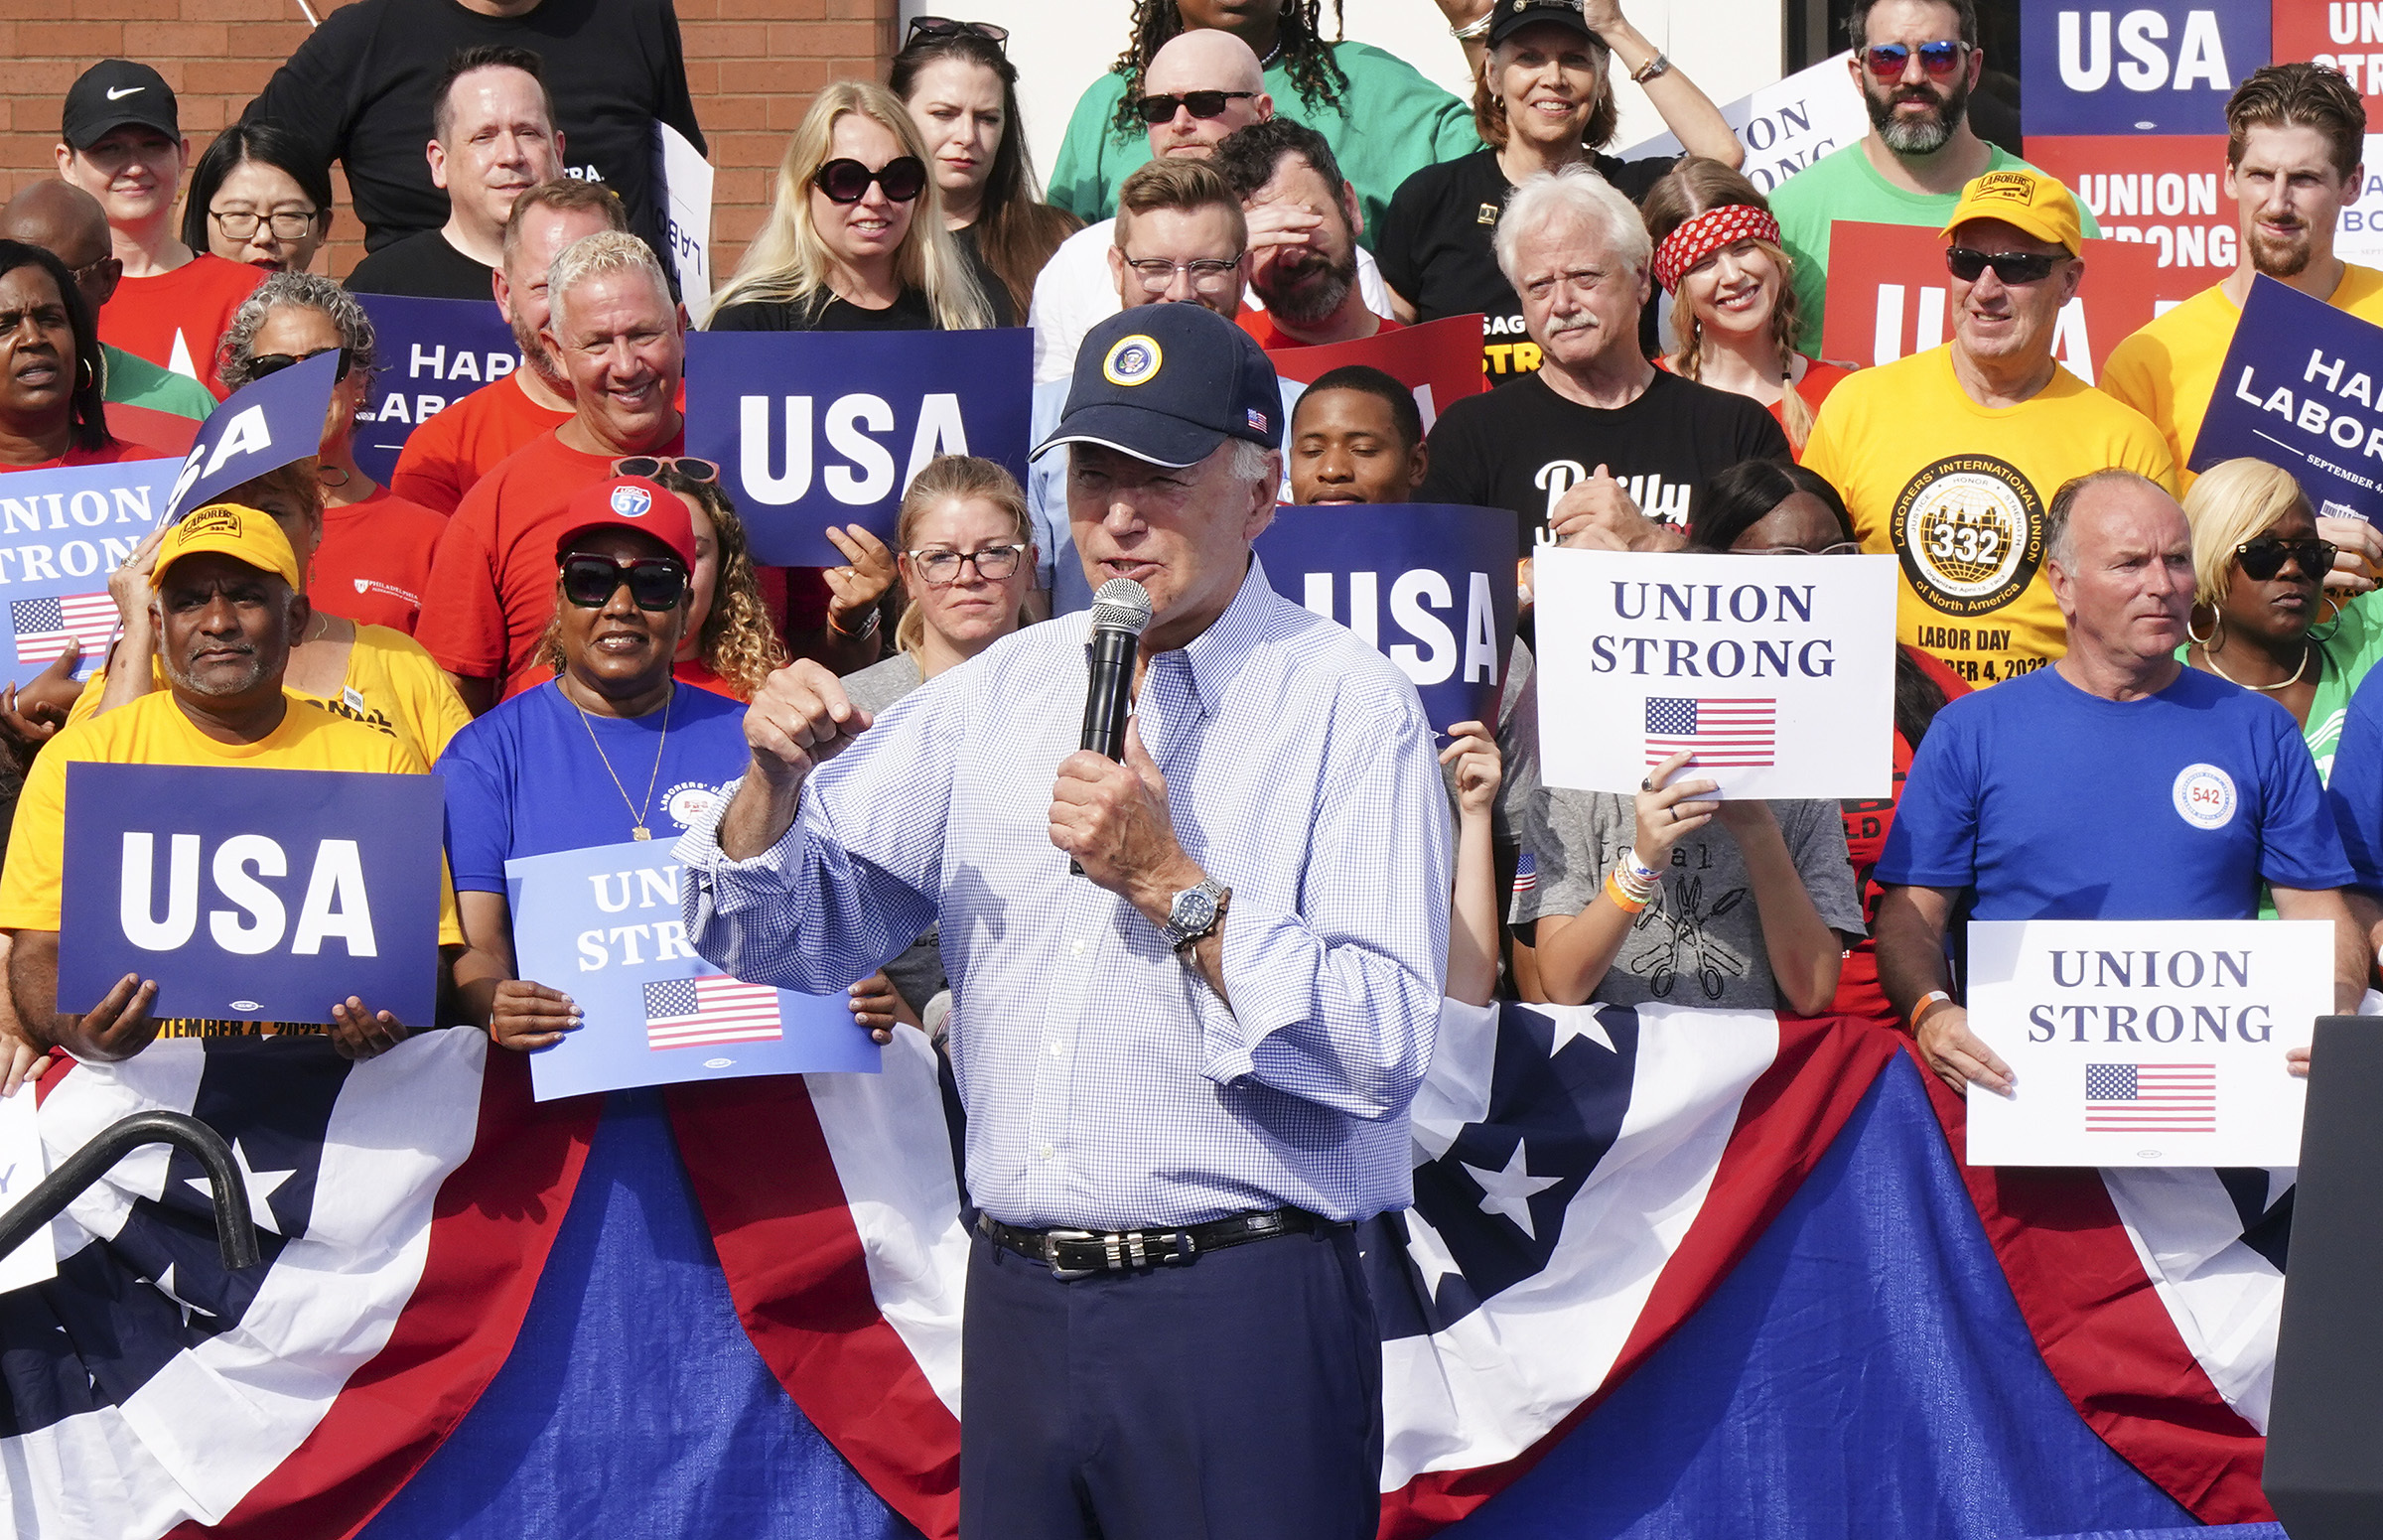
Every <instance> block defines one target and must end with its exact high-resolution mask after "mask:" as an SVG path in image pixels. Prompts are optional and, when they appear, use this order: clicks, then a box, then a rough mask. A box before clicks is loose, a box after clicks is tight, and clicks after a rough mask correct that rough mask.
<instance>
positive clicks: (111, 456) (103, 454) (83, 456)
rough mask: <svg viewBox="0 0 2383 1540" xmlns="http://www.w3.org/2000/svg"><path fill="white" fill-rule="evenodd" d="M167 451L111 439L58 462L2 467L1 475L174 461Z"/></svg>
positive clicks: (0, 467) (62, 456) (67, 455)
mask: <svg viewBox="0 0 2383 1540" xmlns="http://www.w3.org/2000/svg"><path fill="white" fill-rule="evenodd" d="M174 458H175V457H174V456H173V455H171V454H169V453H168V452H166V451H165V450H162V449H154V448H151V447H150V446H149V445H147V444H134V443H130V442H128V441H127V440H124V439H109V440H108V441H107V442H106V443H104V444H102V445H100V446H99V447H98V448H97V449H79V448H77V449H70V450H68V451H67V452H66V453H65V454H63V455H61V456H59V457H58V458H57V459H56V460H45V461H43V462H42V463H41V464H40V465H38V466H8V465H0V473H5V472H9V471H57V470H61V469H63V468H65V467H67V466H112V465H114V464H116V463H117V462H118V461H122V460H172V459H174Z"/></svg>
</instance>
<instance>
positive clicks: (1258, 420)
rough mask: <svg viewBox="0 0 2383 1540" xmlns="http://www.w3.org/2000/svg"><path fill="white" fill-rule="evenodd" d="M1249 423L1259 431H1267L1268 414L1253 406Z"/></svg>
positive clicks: (1250, 410)
mask: <svg viewBox="0 0 2383 1540" xmlns="http://www.w3.org/2000/svg"><path fill="white" fill-rule="evenodd" d="M1249 425H1250V426H1251V427H1252V428H1254V429H1256V430H1257V431H1258V432H1260V433H1264V432H1265V431H1266V414H1265V413H1264V412H1261V411H1259V410H1258V409H1257V408H1256V407H1254V406H1253V407H1251V408H1250V409H1249Z"/></svg>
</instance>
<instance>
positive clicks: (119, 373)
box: [0, 182, 215, 422]
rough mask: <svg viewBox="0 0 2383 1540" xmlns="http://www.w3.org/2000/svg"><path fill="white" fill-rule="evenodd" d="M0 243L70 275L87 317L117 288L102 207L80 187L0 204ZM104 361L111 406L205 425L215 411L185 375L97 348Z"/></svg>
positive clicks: (33, 189) (38, 189)
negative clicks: (43, 255)
mask: <svg viewBox="0 0 2383 1540" xmlns="http://www.w3.org/2000/svg"><path fill="white" fill-rule="evenodd" d="M0 239H6V240H21V241H23V242H25V244H27V245H29V246H40V247H41V248H42V249H43V250H45V251H48V252H49V253H50V254H51V255H53V256H55V257H57V258H58V259H59V260H60V261H61V262H64V263H66V264H67V267H68V270H69V271H70V272H72V273H73V274H74V286H75V287H76V288H78V289H80V290H81V291H82V298H83V301H84V303H85V304H87V305H89V306H90V307H91V314H92V315H94V316H96V315H98V314H99V307H100V306H102V305H104V304H106V303H107V297H108V296H109V295H111V294H113V293H115V291H116V280H117V279H118V278H119V277H121V276H123V272H124V264H123V262H122V261H121V260H119V259H118V258H117V257H116V255H115V246H114V241H113V238H112V237H111V236H110V235H109V233H108V228H107V210H105V209H102V208H101V207H100V206H99V200H97V199H95V198H93V197H92V196H91V195H90V194H88V193H85V192H84V191H83V190H82V189H80V188H78V187H72V186H70V185H69V184H67V183H64V182H36V183H33V184H31V185H29V186H28V187H27V188H26V189H25V190H24V191H23V192H21V193H19V194H18V195H17V196H16V197H14V198H12V199H10V200H9V201H8V203H7V205H6V206H5V207H0ZM99 353H100V356H101V358H102V359H104V360H105V362H106V364H107V380H106V388H105V390H104V391H103V392H102V393H103V394H104V395H105V397H106V400H107V403H108V405H110V406H119V405H121V406H142V407H147V408H148V409H149V410H151V411H153V412H165V413H167V414H169V415H171V416H175V417H188V418H190V419H191V420H192V421H194V422H199V421H204V420H205V419H206V417H207V414H208V413H210V412H211V411H213V410H214V409H215V398H214V397H213V396H212V395H210V393H209V392H208V388H207V387H206V386H205V385H202V384H201V383H199V381H197V380H195V379H193V378H191V377H190V376H189V375H188V374H177V373H175V372H173V371H172V370H170V369H164V368H160V367H158V366H157V365H156V364H154V363H151V362H150V361H149V360H148V359H146V358H143V357H141V356H139V355H138V354H135V353H129V352H126V351H125V350H123V349H121V348H110V347H109V346H107V344H105V343H101V344H100V345H99Z"/></svg>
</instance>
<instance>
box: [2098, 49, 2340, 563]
mask: <svg viewBox="0 0 2383 1540" xmlns="http://www.w3.org/2000/svg"><path fill="white" fill-rule="evenodd" d="M2365 146H2366V107H2365V104H2364V103H2363V102H2362V101H2361V100H2360V99H2359V95H2358V87H2357V86H2355V85H2352V84H2351V83H2350V82H2349V81H2348V80H2346V79H2344V78H2342V76H2341V73H2340V72H2339V71H2338V70H2329V69H2326V68H2324V67H2322V66H2319V65H2306V64H2296V65H2270V66H2268V67H2267V68H2266V69H2264V70H2256V71H2254V72H2253V73H2252V74H2251V76H2250V77H2249V78H2248V79H2246V80H2244V81H2243V82H2242V84H2241V85H2240V86H2239V87H2237V88H2236V90H2235V92H2234V94H2233V96H2232V97H2231V98H2229V99H2228V100H2227V102H2226V196H2228V197H2229V198H2232V199H2233V200H2234V203H2235V208H2236V210H2237V215H2238V217H2239V219H2240V230H2241V237H2242V246H2241V250H2242V257H2241V260H2240V261H2239V262H2238V263H2236V265H2235V268H2234V271H2233V272H2232V273H2230V274H2228V275H2227V276H2226V278H2225V279H2224V280H2223V281H2222V282H2219V283H2216V284H2213V285H2211V286H2210V287H2208V288H2206V289H2203V290H2202V291H2201V292H2200V293H2198V294H2196V295H2194V296H2193V297H2192V298H2191V299H2188V300H2186V301H2185V302H2184V303H2183V304H2181V305H2178V306H2176V307H2175V308H2174V309H2173V310H2171V311H2170V312H2168V313H2167V314H2166V315H2164V316H2161V317H2160V318H2159V319H2157V320H2155V321H2154V322H2152V324H2151V325H2149V326H2147V327H2145V328H2144V329H2143V330H2142V331H2140V332H2137V333H2136V334H2135V335H2134V336H2133V337H2130V338H2128V339H2127V340H2126V341H2125V342H2123V343H2120V344H2119V345H2118V349H2117V350H2116V351H2114V352H2112V353H2111V354H2110V361H2109V362H2108V363H2107V364H2105V365H2103V368H2102V380H2101V385H2102V388H2103V389H2104V390H2106V391H2108V392H2109V393H2110V394H2112V395H2114V396H2116V397H2118V398H2119V399H2120V400H2121V401H2124V402H2126V403H2127V404H2128V405H2129V406H2131V407H2133V408H2135V410H2137V411H2139V412H2141V413H2143V415H2144V416H2146V417H2149V418H2150V419H2151V420H2152V425H2153V426H2154V427H2156V428H2158V429H2159V430H2160V431H2161V433H2162V434H2164V435H2166V436H2167V439H2168V447H2169V451H2170V452H2171V453H2172V454H2173V455H2174V456H2175V457H2176V466H2177V468H2178V474H2179V477H2180V479H2181V481H2182V485H2183V486H2185V487H2187V488H2189V487H2190V486H2191V485H2192V483H2193V476H2192V473H2191V472H2189V471H2184V470H2183V469H2182V467H2183V465H2184V462H2185V460H2186V459H2188V458H2189V457H2190V456H2191V454H2192V446H2193V441H2194V440H2195V439H2197V438H2198V437H2199V436H2200V432H2201V419H2202V417H2204V416H2205V415H2207V413H2208V411H2209V398H2210V395H2211V394H2212V393H2213V392H2214V391H2215V390H2216V388H2217V372H2218V369H2219V368H2220V367H2221V366H2222V365H2223V364H2224V363H2225V359H2226V350H2227V349H2228V348H2230V347H2232V346H2233V343H2234V327H2235V324H2236V323H2237V322H2239V321H2241V320H2242V306H2243V302H2244V301H2245V300H2247V299H2249V298H2250V297H2251V280H2252V279H2253V278H2254V277H2256V276H2258V275H2259V274H2261V273H2264V274H2266V275H2267V276H2268V277H2270V278H2273V279H2275V280H2276V281H2277V282H2279V283H2287V284H2290V285H2292V287H2294V288H2296V289H2298V290H2300V291H2301V292H2302V293H2303V294H2307V295H2311V296H2313V297H2314V298H2316V299H2320V300H2323V301H2324V302H2325V303H2326V304H2328V305H2331V306H2333V307H2334V308H2335V309H2337V310H2346V311H2348V312H2349V313H2350V314H2351V315H2353V316H2356V317H2358V318H2359V319H2360V320H2362V321H2372V322H2376V323H2379V324H2383V272H2377V271H2376V270H2375V269H2373V268H2371V267H2359V266H2356V265H2355V264H2353V263H2349V262H2344V261H2342V260H2341V259H2340V258H2339V257H2337V256H2335V255H2334V254H2333V228H2334V225H2335V224H2336V223H2337V222H2338V221H2339V219H2340V217H2341V210H2343V209H2345V208H2347V207H2349V206H2350V205H2351V204H2353V203H2356V202H2357V201H2358V190H2359V189H2360V188H2361V187H2363V186H2365V185H2366V171H2365V168H2364V167H2362V166H2361V165H2360V164H2359V160H2360V157H2361V155H2362V153H2363V152H2364V149H2365ZM2318 524H2319V528H2318V531H2317V533H2318V535H2319V537H2320V538H2323V539H2326V540H2330V541H2332V542H2333V543H2334V544H2336V545H2338V546H2340V547H2341V555H2340V557H2339V558H2338V559H2339V561H2340V563H2341V565H2342V568H2343V569H2344V570H2343V571H2342V573H2341V576H2342V577H2343V578H2344V579H2349V580H2350V581H2349V586H2350V587H2352V588H2353V589H2355V590H2357V591H2361V592H2362V591H2364V590H2366V589H2369V588H2372V587H2374V584H2373V583H2372V582H2371V581H2370V580H2369V578H2368V576H2367V558H2370V557H2383V539H2379V538H2378V537H2377V535H2376V532H2375V528H2374V526H2373V525H2372V524H2369V523H2368V522H2367V521H2366V520H2364V519H2362V518H2327V519H2320V520H2318ZM2352 572H2355V574H2356V576H2355V577H2354V579H2353V578H2351V573H2352Z"/></svg>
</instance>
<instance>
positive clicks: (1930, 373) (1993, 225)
mask: <svg viewBox="0 0 2383 1540" xmlns="http://www.w3.org/2000/svg"><path fill="white" fill-rule="evenodd" d="M1944 236H1945V239H1946V240H1947V241H1948V242H1949V243H1950V244H1949V245H1948V246H1947V247H1946V249H1945V268H1946V276H1947V283H1946V296H1947V300H1948V302H1949V305H1950V308H1951V311H1952V322H1953V338H1952V341H1951V342H1949V343H1946V344H1944V345H1942V346H1941V347H1937V348H1931V349H1929V350H1927V351H1926V352H1922V353H1915V354H1913V355H1912V356H1910V357H1908V358H1899V359H1897V360H1895V361H1894V362H1892V363H1887V364H1882V365H1880V366H1879V367H1877V368H1873V369H1863V370H1861V371H1859V372H1858V373H1855V374H1853V375H1851V376H1849V377H1848V378H1847V379H1846V380H1845V382H1844V383H1843V384H1840V385H1839V386H1838V387H1837V388H1836V389H1835V390H1833V391H1831V392H1830V393H1829V398H1828V400H1827V401H1825V402H1823V403H1822V404H1821V408H1820V415H1819V417H1818V418H1817V419H1816V420H1815V421H1814V422H1813V424H1812V436H1811V438H1810V439H1809V440H1808V441H1807V442H1806V443H1805V445H1804V457H1803V463H1804V466H1805V468H1806V469H1808V470H1811V471H1814V472H1817V473H1818V474H1820V475H1821V476H1823V477H1826V478H1827V479H1828V481H1829V483H1830V485H1832V486H1834V487H1835V488H1836V489H1837V490H1839V491H1840V492H1842V493H1844V495H1845V505H1846V508H1847V510H1848V511H1849V512H1851V513H1852V514H1853V517H1854V530H1855V532H1856V533H1857V534H1859V535H1860V536H1861V537H1862V547H1863V549H1864V550H1868V551H1876V552H1889V551H1892V553H1894V555H1895V556H1897V557H1899V558H1900V559H1901V563H1902V574H1901V584H1902V592H1901V597H1900V600H1899V603H1898V605H1897V625H1896V630H1897V634H1898V636H1899V638H1900V640H1901V641H1902V642H1903V644H1904V645H1905V646H1913V647H1917V648H1919V650H1921V651H1922V652H1926V653H1929V654H1931V655H1933V656H1935V657H1937V658H1940V659H1942V660H1943V661H1944V663H1945V664H1946V666H1948V667H1950V668H1951V669H1952V670H1953V671H1954V672H1955V673H1957V674H1959V675H1960V676H1961V677H1962V678H1963V679H1965V680H1967V681H1968V682H1969V683H1971V684H1973V685H1988V684H1993V683H1995V682H1997V681H1999V680H2003V679H2009V678H2011V677H2013V676H2014V675H2017V674H2023V673H2029V672H2032V671H2033V670H2035V669H2038V668H2041V667H2042V666H2043V665H2044V664H2046V663H2049V662H2051V661H2052V660H2053V659H2054V658H2057V657H2058V656H2059V655H2060V654H2061V652H2062V650H2063V649H2064V648H2065V646H2066V644H2067V642H2066V636H2067V632H2066V630H2065V628H2064V627H2063V625H2062V623H2061V619H2060V609H2059V606H2058V605H2057V604H2056V603H2055V602H2054V600H2053V597H2052V589H2051V584H2050V581H2049V580H2048V579H2047V578H2046V577H2045V575H2044V570H2043V569H2044V508H2045V505H2046V503H2048V502H2049V501H2050V498H2051V493H2052V490H2054V489H2056V488H2058V487H2060V486H2061V485H2063V484H2064V483H2066V482H2068V481H2069V480H2071V479H2072V478H2075V477H2079V476H2084V475H2087V474H2089V473H2092V472H2095V471H2101V470H2107V469H2112V468H2117V469H2122V470H2127V471H2133V472H2137V473H2139V474H2140V475H2143V476H2146V477H2149V478H2150V479H2151V480H2152V481H2154V482H2157V483H2158V484H2160V485H2161V486H2163V487H2166V488H2168V489H2170V490H2172V491H2173V490H2174V488H2175V485H2176V468H2175V461H2174V459H2173V457H2172V456H2171V455H2170V454H2169V451H2168V444H2167V441H2166V440H2164V439H2163V438H2162V437H2161V436H2160V430H2159V429H2157V428H2155V427H2153V426H2152V424H2151V423H2150V422H2149V421H2148V420H2147V419H2146V418H2145V417H2144V415H2143V414H2142V413H2141V412H2138V411H2136V410H2135V409H2134V408H2133V407H2130V406H2123V405H2121V404H2119V403H2118V402H2116V401H2114V400H2112V399H2111V398H2110V397H2108V396H2106V395H2104V394H2102V393H2101V392H2100V391H2098V390H2096V389H2094V388H2093V387H2092V386H2090V385H2088V384H2086V383H2085V382H2084V381H2083V380H2081V379H2079V378H2077V376H2076V375H2074V374H2071V373H2070V372H2069V371H2068V370H2067V369H2065V368H2062V367H2061V366H2060V365H2059V363H2057V362H2056V361H2054V360H2053V357H2052V343H2053V338H2054V334H2055V332H2056V331H2057V329H2058V326H2059V320H2060V308H2061V306H2063V305H2065V304H2066V303H2067V302H2068V301H2069V300H2071V299H2073V298H2074V297H2075V296H2076V292H2077V286H2078V285H2079V284H2080V283H2081V282H2082V281H2083V279H2084V276H2085V264H2084V262H2083V261H2082V260H2081V259H2080V258H2079V257H2078V255H2077V253H2078V250H2079V246H2080V243H2081V242H2082V240H2083V234H2082V232H2081V230H2080V229H2079V225H2078V213H2077V203H2076V200H2075V199H2074V198H2072V197H2070V196H2069V192H2068V189H2066V188H2064V187H2062V186H2061V185H2060V184H2059V182H2057V181H2056V180H2054V179H2053V178H2051V177H2047V176H2045V175H2044V174H2043V173H2041V172H2039V171H2030V170H2018V171H1990V172H1988V173H1987V174H1986V175H1984V176H1982V177H1980V178H1978V179H1977V180H1976V181H1974V182H1972V183H1970V185H1969V186H1968V187H1967V188H1966V189H1964V190H1963V191H1962V194H1961V197H1960V200H1959V201H1958V203H1957V204H1956V206H1955V207H1954V209H1953V211H1952V217H1951V219H1950V220H1948V221H1947V222H1946V224H1945V226H1944Z"/></svg>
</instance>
